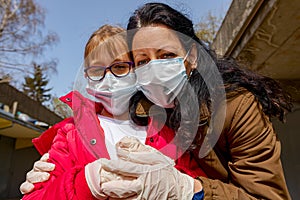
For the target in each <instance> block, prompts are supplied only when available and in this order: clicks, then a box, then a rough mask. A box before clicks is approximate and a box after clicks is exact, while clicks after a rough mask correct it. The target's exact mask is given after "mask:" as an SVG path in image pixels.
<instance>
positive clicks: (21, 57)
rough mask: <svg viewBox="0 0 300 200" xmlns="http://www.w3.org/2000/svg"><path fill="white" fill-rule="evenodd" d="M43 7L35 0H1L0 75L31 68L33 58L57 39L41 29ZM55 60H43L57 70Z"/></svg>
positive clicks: (43, 17)
mask: <svg viewBox="0 0 300 200" xmlns="http://www.w3.org/2000/svg"><path fill="white" fill-rule="evenodd" d="M44 13H45V11H44V10H43V8H41V7H40V6H39V5H38V4H37V3H36V2H35V1H34V0H0V75H3V74H7V72H8V71H10V72H11V73H14V74H15V72H17V71H21V72H28V71H30V67H32V65H30V64H31V63H32V59H33V58H34V59H37V57H38V56H41V55H43V52H44V51H45V49H46V48H47V47H50V46H52V45H54V44H55V43H56V42H58V36H57V34H55V33H53V32H48V33H46V31H45V30H44V29H43V27H44V19H45V15H44ZM56 64H57V62H56V60H55V59H52V60H50V61H45V63H44V64H43V65H44V66H47V67H48V69H52V70H54V71H55V70H56Z"/></svg>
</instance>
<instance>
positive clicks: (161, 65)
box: [135, 57, 187, 108]
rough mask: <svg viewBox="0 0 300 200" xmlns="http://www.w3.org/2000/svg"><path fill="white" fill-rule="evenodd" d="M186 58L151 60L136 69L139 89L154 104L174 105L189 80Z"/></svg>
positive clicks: (169, 106) (168, 106)
mask: <svg viewBox="0 0 300 200" xmlns="http://www.w3.org/2000/svg"><path fill="white" fill-rule="evenodd" d="M184 60H185V59H184V58H180V57H178V58H171V59H159V60H151V61H150V62H149V63H147V64H146V65H144V66H142V67H139V68H137V69H136V70H135V73H136V76H137V87H138V90H140V91H142V92H143V93H144V95H145V96H146V97H147V98H148V99H149V100H150V101H152V102H153V103H154V104H156V105H159V106H161V107H164V108H172V107H174V100H175V98H176V97H177V96H178V95H179V93H180V92H181V90H182V88H183V86H184V84H185V83H186V82H187V75H186V69H185V65H184Z"/></svg>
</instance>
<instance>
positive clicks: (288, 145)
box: [274, 105, 300, 199]
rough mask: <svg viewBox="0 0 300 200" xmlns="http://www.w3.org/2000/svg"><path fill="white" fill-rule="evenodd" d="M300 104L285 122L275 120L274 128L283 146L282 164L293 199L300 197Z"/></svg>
mask: <svg viewBox="0 0 300 200" xmlns="http://www.w3.org/2000/svg"><path fill="white" fill-rule="evenodd" d="M299 119H300V105H295V109H294V111H293V112H292V113H289V114H288V116H287V122H286V123H285V124H283V123H281V122H278V121H275V122H274V128H275V130H276V132H277V133H278V136H279V139H280V141H281V146H282V154H281V159H282V164H283V169H284V172H285V177H286V181H287V185H288V188H289V191H290V193H291V196H292V199H299V198H300V120H299Z"/></svg>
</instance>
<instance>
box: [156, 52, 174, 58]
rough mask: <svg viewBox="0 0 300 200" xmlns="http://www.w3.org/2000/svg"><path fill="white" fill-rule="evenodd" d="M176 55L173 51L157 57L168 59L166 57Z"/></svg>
mask: <svg viewBox="0 0 300 200" xmlns="http://www.w3.org/2000/svg"><path fill="white" fill-rule="evenodd" d="M176 56H177V55H176V54H175V53H164V54H162V55H161V56H160V58H159V59H168V58H175V57H176Z"/></svg>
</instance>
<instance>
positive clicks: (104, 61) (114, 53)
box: [85, 46, 130, 66]
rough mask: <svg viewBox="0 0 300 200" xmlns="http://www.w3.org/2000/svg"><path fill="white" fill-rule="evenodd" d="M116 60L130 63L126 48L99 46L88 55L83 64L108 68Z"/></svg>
mask: <svg viewBox="0 0 300 200" xmlns="http://www.w3.org/2000/svg"><path fill="white" fill-rule="evenodd" d="M116 60H117V61H130V56H129V53H128V48H126V47H124V46H115V48H109V46H106V47H104V46H102V47H101V46H100V47H98V48H96V49H94V50H93V51H92V52H91V53H90V54H89V55H88V57H87V58H86V59H85V62H86V64H87V65H88V66H109V65H110V64H112V63H113V62H114V61H116Z"/></svg>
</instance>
